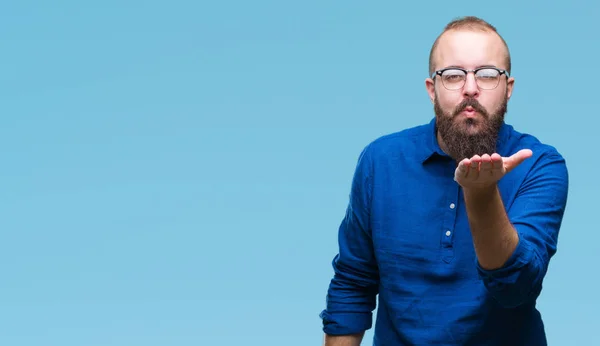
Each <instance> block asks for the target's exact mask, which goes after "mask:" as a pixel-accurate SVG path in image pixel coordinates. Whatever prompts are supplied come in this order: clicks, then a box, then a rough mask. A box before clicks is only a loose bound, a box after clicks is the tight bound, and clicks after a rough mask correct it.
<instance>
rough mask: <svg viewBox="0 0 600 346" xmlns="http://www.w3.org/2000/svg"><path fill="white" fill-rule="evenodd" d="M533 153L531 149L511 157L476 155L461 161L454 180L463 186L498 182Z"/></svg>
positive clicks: (479, 185)
mask: <svg viewBox="0 0 600 346" xmlns="http://www.w3.org/2000/svg"><path fill="white" fill-rule="evenodd" d="M532 155H533V152H532V151H531V150H529V149H522V150H519V151H518V152H517V153H515V154H513V155H512V156H509V157H502V156H500V155H499V154H497V153H494V154H492V155H488V154H485V155H483V156H479V155H475V156H473V157H472V158H470V159H469V158H467V159H464V160H462V161H460V162H459V164H458V167H457V168H456V170H455V171H454V180H455V181H456V182H457V183H458V184H459V185H460V186H462V187H463V188H472V187H475V188H477V187H487V186H490V185H492V184H495V183H497V182H498V181H499V180H500V179H502V177H504V176H505V175H506V174H507V173H508V172H510V171H511V170H513V169H514V168H515V167H517V166H518V165H520V164H521V163H522V162H523V161H525V160H526V159H528V158H529V157H531V156H532Z"/></svg>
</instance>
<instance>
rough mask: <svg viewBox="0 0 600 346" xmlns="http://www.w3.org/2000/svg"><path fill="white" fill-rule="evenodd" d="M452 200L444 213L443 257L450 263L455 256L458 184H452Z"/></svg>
mask: <svg viewBox="0 0 600 346" xmlns="http://www.w3.org/2000/svg"><path fill="white" fill-rule="evenodd" d="M450 196H451V197H450V200H449V201H448V204H446V211H445V212H444V214H445V215H446V216H445V217H444V228H443V229H442V258H443V260H444V262H446V263H450V262H451V261H452V259H453V258H454V225H455V222H456V213H457V212H458V210H457V208H456V203H457V201H458V196H459V189H458V185H457V184H454V185H453V186H452V192H451V193H450Z"/></svg>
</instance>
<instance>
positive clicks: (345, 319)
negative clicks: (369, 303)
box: [319, 310, 373, 335]
mask: <svg viewBox="0 0 600 346" xmlns="http://www.w3.org/2000/svg"><path fill="white" fill-rule="evenodd" d="M319 317H321V319H323V332H325V333H326V334H329V335H350V334H357V333H362V332H364V331H365V330H367V329H370V328H371V326H372V323H373V314H372V313H370V312H366V313H365V312H341V313H335V314H331V313H328V312H327V310H323V311H322V312H321V314H320V315H319Z"/></svg>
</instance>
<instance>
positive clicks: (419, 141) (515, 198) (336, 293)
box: [320, 17, 568, 346]
mask: <svg viewBox="0 0 600 346" xmlns="http://www.w3.org/2000/svg"><path fill="white" fill-rule="evenodd" d="M429 69H430V71H429V78H427V79H426V81H425V86H426V90H427V93H428V94H429V97H430V99H431V102H432V103H433V108H434V112H435V117H434V118H433V119H432V120H431V122H429V123H428V124H424V125H421V126H418V127H414V128H410V129H405V130H402V131H400V132H396V133H393V134H390V135H386V136H383V137H381V138H378V139H376V140H374V141H373V142H371V143H370V144H369V145H368V146H366V148H365V149H364V150H363V152H362V153H361V155H360V157H359V160H358V164H357V166H356V170H355V173H354V177H353V180H352V185H351V192H350V199H349V203H348V207H347V210H346V214H345V217H344V218H343V221H342V222H341V225H340V227H339V230H338V232H339V233H338V240H339V252H338V254H337V255H336V256H335V257H334V260H333V263H332V264H333V269H334V276H333V279H332V280H331V283H330V285H329V289H328V291H327V301H326V308H325V310H323V311H322V312H321V315H320V316H321V318H322V320H323V331H324V332H325V337H324V343H325V345H327V346H335V345H347V346H350V345H360V343H361V341H362V339H363V336H364V332H365V330H367V329H369V328H371V327H372V318H373V316H372V313H373V310H374V309H375V308H376V307H378V311H377V317H376V318H377V320H376V324H375V331H374V339H373V345H379V346H381V345H385V346H394V345H479V346H481V345H499V346H500V345H502V346H504V345H511V346H517V345H526V346H537V345H546V344H547V341H546V336H545V330H544V324H543V321H542V317H541V315H540V313H539V311H538V310H537V308H536V300H537V298H538V296H539V295H540V292H541V290H542V281H543V279H544V277H545V275H546V272H547V269H548V264H549V261H550V259H551V258H552V256H553V255H554V254H555V253H556V250H557V248H556V245H557V239H558V233H559V229H560V226H561V222H562V218H563V215H564V211H565V207H566V202H567V193H568V172H567V168H566V163H565V160H564V158H563V157H562V156H561V154H559V152H558V151H557V150H556V149H555V148H554V147H552V146H550V145H548V144H544V143H541V142H540V141H539V140H538V139H537V138H535V137H534V136H532V135H530V134H525V133H520V132H517V130H515V129H514V128H513V127H512V126H511V125H508V124H507V123H505V119H504V116H505V113H506V110H507V103H508V101H509V99H510V97H511V95H512V91H513V86H514V78H513V77H512V76H511V74H510V71H511V59H510V53H509V49H508V46H507V44H506V42H505V41H504V39H503V38H502V37H501V36H500V35H499V34H498V32H497V31H496V29H495V28H494V27H493V26H492V25H491V24H489V23H487V22H486V21H484V20H482V19H480V18H476V17H464V18H460V19H457V20H455V21H452V22H451V23H449V24H448V25H447V26H446V28H445V29H444V31H443V32H442V33H441V34H440V36H439V37H438V38H437V39H436V41H435V43H434V45H433V47H432V49H431V53H430V58H429ZM377 296H378V297H379V300H378V305H376V298H377Z"/></svg>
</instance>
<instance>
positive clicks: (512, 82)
mask: <svg viewBox="0 0 600 346" xmlns="http://www.w3.org/2000/svg"><path fill="white" fill-rule="evenodd" d="M514 87H515V78H514V77H510V78H508V79H507V80H506V97H507V98H508V99H510V96H511V95H512V92H513V88H514Z"/></svg>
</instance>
